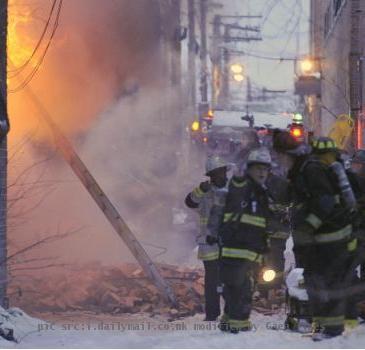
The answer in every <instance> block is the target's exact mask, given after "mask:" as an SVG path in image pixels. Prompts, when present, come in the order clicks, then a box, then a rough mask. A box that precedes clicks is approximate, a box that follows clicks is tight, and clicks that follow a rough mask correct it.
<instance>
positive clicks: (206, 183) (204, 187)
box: [199, 181, 211, 192]
mask: <svg viewBox="0 0 365 350" xmlns="http://www.w3.org/2000/svg"><path fill="white" fill-rule="evenodd" d="M199 188H200V189H201V190H202V191H203V192H208V191H209V190H210V188H211V184H210V182H209V181H204V182H201V183H200V185H199Z"/></svg>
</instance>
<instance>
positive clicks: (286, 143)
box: [273, 129, 301, 153]
mask: <svg viewBox="0 0 365 350" xmlns="http://www.w3.org/2000/svg"><path fill="white" fill-rule="evenodd" d="M300 144H301V142H299V141H298V140H297V139H296V138H295V137H294V136H293V135H292V134H291V133H290V132H289V131H281V130H279V129H277V130H274V135H273V147H274V149H275V151H277V152H284V153H286V152H288V151H292V150H295V149H296V148H297V147H299V146H300Z"/></svg>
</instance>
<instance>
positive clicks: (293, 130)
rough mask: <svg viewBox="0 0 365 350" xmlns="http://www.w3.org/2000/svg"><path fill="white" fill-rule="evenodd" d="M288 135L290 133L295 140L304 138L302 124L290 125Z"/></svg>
mask: <svg viewBox="0 0 365 350" xmlns="http://www.w3.org/2000/svg"><path fill="white" fill-rule="evenodd" d="M290 135H292V136H293V137H294V138H295V139H296V140H298V141H303V140H304V129H303V127H302V126H298V125H292V126H291V127H290Z"/></svg>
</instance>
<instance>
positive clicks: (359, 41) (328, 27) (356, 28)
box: [306, 0, 365, 148]
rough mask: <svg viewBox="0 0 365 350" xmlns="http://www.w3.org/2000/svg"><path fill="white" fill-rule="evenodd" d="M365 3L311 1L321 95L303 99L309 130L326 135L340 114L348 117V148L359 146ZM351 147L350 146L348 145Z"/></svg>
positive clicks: (312, 38) (354, 0) (358, 0)
mask: <svg viewBox="0 0 365 350" xmlns="http://www.w3.org/2000/svg"><path fill="white" fill-rule="evenodd" d="M364 13H365V1H361V0H320V1H319V0H311V13H310V42H311V55H312V57H313V59H314V61H315V62H317V63H318V71H319V74H320V82H321V89H320V90H321V92H320V94H319V95H316V96H314V95H313V96H308V97H307V98H306V104H307V112H308V117H309V118H308V119H309V125H310V128H311V129H312V130H313V131H314V132H315V134H317V135H319V134H322V135H327V134H328V132H329V131H330V129H331V127H332V126H333V123H334V122H335V121H336V118H337V116H338V115H340V114H349V115H351V116H352V118H353V119H354V121H355V124H356V130H355V133H354V137H353V143H352V146H354V147H359V148H361V147H363V144H362V139H363V137H362V124H363V123H362V122H361V121H362V118H363V117H362V115H363V105H364V102H363V101H365V99H364V98H363V95H364V92H363V91H364V89H363V87H362V81H363V70H362V64H363V63H362V62H363V56H364V47H365V37H364V36H363V35H362V34H361V33H362V32H363V29H364V26H365V16H363V15H362V14H364ZM350 147H351V146H350Z"/></svg>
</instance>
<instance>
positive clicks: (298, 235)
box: [293, 222, 315, 247]
mask: <svg viewBox="0 0 365 350" xmlns="http://www.w3.org/2000/svg"><path fill="white" fill-rule="evenodd" d="M314 231H315V230H314V227H313V226H312V225H310V224H308V223H307V222H303V223H302V224H300V225H299V226H298V227H297V228H295V229H294V230H293V241H294V245H295V246H297V247H298V246H308V245H312V244H314V243H315V241H314Z"/></svg>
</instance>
